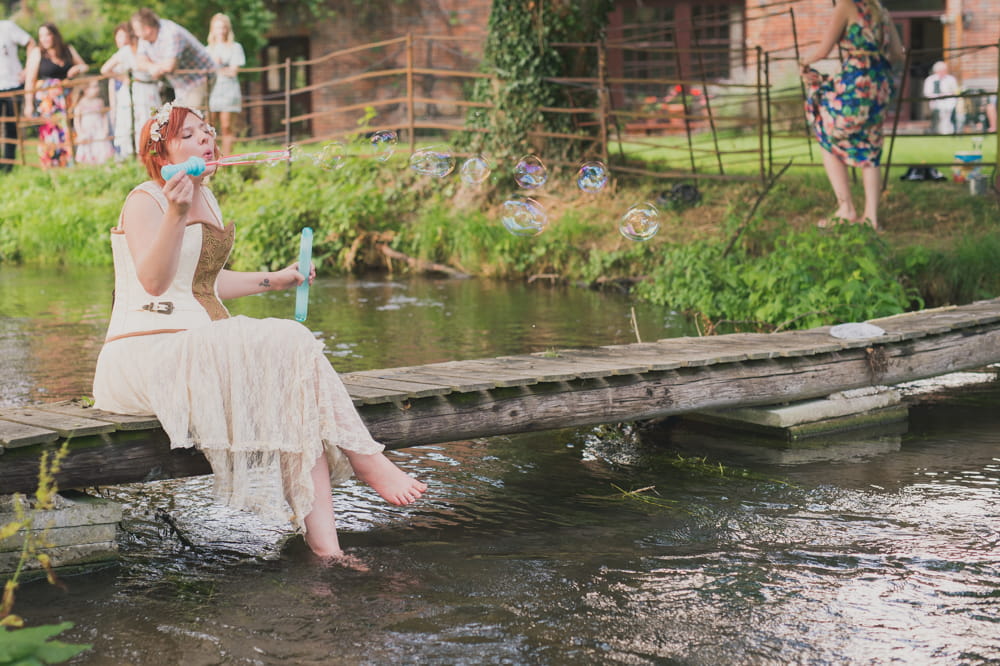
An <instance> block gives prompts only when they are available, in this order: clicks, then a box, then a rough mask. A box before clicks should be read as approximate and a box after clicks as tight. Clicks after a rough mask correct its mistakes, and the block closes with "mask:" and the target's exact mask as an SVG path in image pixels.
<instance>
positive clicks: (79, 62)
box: [24, 23, 89, 168]
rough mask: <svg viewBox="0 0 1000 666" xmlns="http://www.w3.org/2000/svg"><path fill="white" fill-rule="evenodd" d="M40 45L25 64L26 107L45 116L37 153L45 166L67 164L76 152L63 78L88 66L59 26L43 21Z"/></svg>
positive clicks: (33, 113) (28, 113) (29, 110)
mask: <svg viewBox="0 0 1000 666" xmlns="http://www.w3.org/2000/svg"><path fill="white" fill-rule="evenodd" d="M38 47H39V48H37V49H33V50H32V51H31V52H29V53H28V61H27V63H26V64H25V66H24V91H25V93H24V110H25V114H26V115H30V116H35V117H40V118H43V119H44V122H43V123H42V125H41V127H39V129H38V138H39V140H40V141H41V143H40V145H39V146H38V155H39V157H41V159H42V167H43V168H48V167H54V166H66V165H67V164H69V163H70V160H71V159H72V156H73V153H72V150H71V149H70V141H69V117H68V114H69V104H68V102H67V95H66V91H65V90H64V88H63V86H62V82H63V81H65V80H67V79H72V78H73V77H76V76H80V75H81V74H85V73H86V72H87V70H88V69H89V67H88V65H87V63H85V62H84V61H83V58H81V57H80V54H79V53H77V52H76V49H74V48H73V47H72V46H70V45H69V44H67V43H66V42H65V41H63V38H62V34H61V33H60V32H59V28H57V27H56V26H55V24H53V23H43V24H42V25H41V26H40V27H39V28H38Z"/></svg>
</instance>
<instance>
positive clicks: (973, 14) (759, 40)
mask: <svg viewBox="0 0 1000 666" xmlns="http://www.w3.org/2000/svg"><path fill="white" fill-rule="evenodd" d="M831 4H832V3H831V2H830V0H796V1H794V2H791V3H788V2H786V1H784V0H748V2H747V30H746V35H747V46H748V47H749V48H751V49H752V48H754V47H756V46H761V47H762V48H763V49H764V50H765V51H768V52H771V53H772V59H774V58H777V59H778V61H777V63H775V64H776V69H777V70H778V72H777V73H778V75H779V76H780V74H781V73H782V70H783V69H784V70H787V72H786V74H788V75H791V74H790V72H791V70H793V69H794V67H795V64H794V61H793V57H792V56H793V55H794V49H793V46H794V39H793V32H792V22H791V18H790V16H789V12H788V10H789V9H791V10H793V11H794V15H795V27H796V29H797V33H798V41H799V46H800V49H801V51H802V52H803V53H804V52H807V51H809V50H810V49H811V48H812V47H815V45H816V44H818V43H819V41H820V40H821V39H822V37H823V35H824V33H825V30H826V27H827V22H828V21H829V19H830V16H831V15H832V11H833V9H832V6H831ZM958 7H961V11H962V12H963V13H965V14H967V15H969V16H970V18H971V20H967V21H966V24H964V25H961V24H962V19H961V17H960V16H959V9H958ZM772 14H773V16H772ZM944 16H945V24H944V26H943V32H944V45H945V47H946V49H959V48H962V47H967V46H970V45H979V44H993V45H996V44H997V40H998V38H1000V3H997V1H996V0H961V2H958V0H946V3H945V13H944ZM946 58H947V59H948V60H949V64H950V65H951V69H952V71H953V72H954V73H955V74H956V75H958V76H960V80H961V81H963V82H973V83H972V84H973V85H976V84H977V83H978V86H977V87H983V85H982V83H983V82H989V83H991V85H992V86H993V87H994V89H995V86H996V82H997V67H998V64H997V49H996V48H990V49H983V50H977V51H962V52H960V53H959V52H951V53H950V54H949V55H948V56H946ZM774 72H775V67H772V74H773V73H774Z"/></svg>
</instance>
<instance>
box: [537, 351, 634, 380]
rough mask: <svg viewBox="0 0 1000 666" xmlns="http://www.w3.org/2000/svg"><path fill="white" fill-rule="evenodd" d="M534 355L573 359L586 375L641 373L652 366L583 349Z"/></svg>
mask: <svg viewBox="0 0 1000 666" xmlns="http://www.w3.org/2000/svg"><path fill="white" fill-rule="evenodd" d="M532 356H535V357H540V358H544V359H546V360H555V361H571V362H572V363H573V364H574V366H576V367H579V368H582V369H583V372H584V373H586V374H581V375H580V377H581V378H585V377H588V376H589V377H605V376H607V375H641V374H642V373H644V372H649V371H650V369H651V367H650V364H649V363H645V362H643V361H641V360H637V359H635V358H627V357H624V356H612V355H603V356H602V355H598V354H594V353H592V352H588V351H587V350H581V349H560V350H558V351H556V352H555V355H554V356H549V355H548V353H546V355H544V356H543V355H541V354H532Z"/></svg>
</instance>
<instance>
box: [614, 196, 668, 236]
mask: <svg viewBox="0 0 1000 666" xmlns="http://www.w3.org/2000/svg"><path fill="white" fill-rule="evenodd" d="M659 230H660V211H658V210H657V209H656V206H654V205H653V204H651V203H649V202H645V203H640V204H636V205H634V206H632V207H631V208H629V209H628V210H627V211H626V212H625V214H624V215H622V219H621V222H619V223H618V231H620V232H621V234H622V236H624V237H625V238H628V239H629V240H634V241H647V240H649V239H650V238H652V237H653V236H655V235H656V232H657V231H659Z"/></svg>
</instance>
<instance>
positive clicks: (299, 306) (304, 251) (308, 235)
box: [295, 227, 313, 321]
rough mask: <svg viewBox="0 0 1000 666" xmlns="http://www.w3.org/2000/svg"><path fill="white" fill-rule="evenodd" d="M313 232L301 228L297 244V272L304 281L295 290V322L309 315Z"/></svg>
mask: <svg viewBox="0 0 1000 666" xmlns="http://www.w3.org/2000/svg"><path fill="white" fill-rule="evenodd" d="M312 247H313V230H312V228H311V227H303V228H302V241H301V242H300V243H299V272H300V273H302V277H304V278H305V280H303V281H302V284H300V285H299V286H298V287H296V289H295V321H305V320H306V315H307V314H308V313H309V272H310V268H311V266H312Z"/></svg>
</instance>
